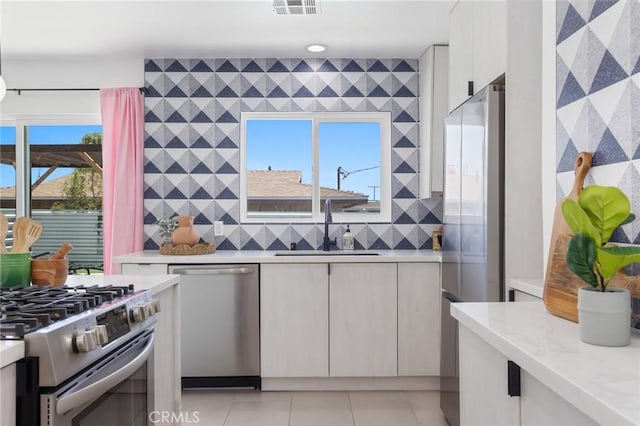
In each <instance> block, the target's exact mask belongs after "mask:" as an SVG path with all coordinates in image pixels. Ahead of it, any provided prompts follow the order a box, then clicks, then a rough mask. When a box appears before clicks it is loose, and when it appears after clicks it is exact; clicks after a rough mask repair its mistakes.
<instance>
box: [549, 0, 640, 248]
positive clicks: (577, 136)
mask: <svg viewBox="0 0 640 426" xmlns="http://www.w3.org/2000/svg"><path fill="white" fill-rule="evenodd" d="M556 32H557V33H556V35H557V36H556V52H557V55H556V81H557V86H556V99H557V108H556V109H557V111H556V119H557V122H556V144H557V151H556V172H557V188H558V190H557V192H556V196H557V198H558V199H561V198H563V197H565V196H566V194H567V193H568V192H569V190H570V188H569V187H570V185H571V182H572V181H573V167H574V165H573V163H574V161H575V157H576V155H577V154H578V152H581V151H590V152H592V153H593V164H592V169H591V171H590V172H589V174H588V176H587V179H586V181H585V184H600V185H613V186H617V187H619V188H620V189H622V190H623V191H624V192H625V194H626V195H627V196H628V197H629V199H630V201H631V211H632V212H634V213H635V214H636V215H638V214H639V213H640V191H638V189H637V188H640V185H639V184H640V174H638V173H637V167H638V166H640V164H637V163H638V161H639V160H638V159H637V158H638V157H640V67H638V66H636V64H638V63H640V1H638V0H620V1H608V0H607V1H601V0H596V1H592V0H563V1H558V2H556ZM612 240H613V241H618V242H634V241H640V222H639V221H638V220H636V221H635V222H634V223H633V224H629V225H625V226H624V227H622V228H621V229H620V230H618V231H617V232H616V233H615V234H614V235H613V238H612Z"/></svg>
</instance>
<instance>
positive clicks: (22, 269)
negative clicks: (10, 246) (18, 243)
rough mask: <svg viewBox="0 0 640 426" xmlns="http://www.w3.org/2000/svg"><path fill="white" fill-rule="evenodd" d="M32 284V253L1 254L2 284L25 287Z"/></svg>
mask: <svg viewBox="0 0 640 426" xmlns="http://www.w3.org/2000/svg"><path fill="white" fill-rule="evenodd" d="M30 284H31V253H3V254H0V286H2V287H24V286H28V285H30Z"/></svg>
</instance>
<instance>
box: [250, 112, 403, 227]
mask: <svg viewBox="0 0 640 426" xmlns="http://www.w3.org/2000/svg"><path fill="white" fill-rule="evenodd" d="M249 120H310V121H311V153H312V154H311V155H312V160H311V161H312V163H311V170H312V185H313V191H312V197H311V214H306V213H288V214H283V213H271V212H263V213H251V215H249V212H248V210H247V209H248V206H247V204H248V199H247V196H248V189H247V185H248V179H247V171H248V170H247V140H246V137H247V130H246V129H247V121H249ZM364 122H368V123H378V124H379V125H380V197H379V201H380V212H378V213H342V212H334V213H333V214H332V216H333V221H334V222H342V223H390V222H391V197H392V195H391V113H390V112H241V113H240V223H321V222H324V213H323V212H321V206H320V167H319V166H320V164H319V163H320V155H319V154H320V124H321V123H364Z"/></svg>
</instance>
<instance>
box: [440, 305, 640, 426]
mask: <svg viewBox="0 0 640 426" xmlns="http://www.w3.org/2000/svg"><path fill="white" fill-rule="evenodd" d="M451 314H452V315H453V316H454V317H455V318H456V319H457V320H458V321H459V322H460V323H461V324H462V325H464V326H466V327H467V328H469V329H470V330H471V331H473V332H474V333H476V334H477V335H478V336H480V337H481V338H483V339H484V340H486V341H487V342H488V343H489V344H490V345H492V346H493V347H495V348H496V349H497V350H498V351H500V352H502V353H503V354H504V355H505V356H506V357H507V358H509V359H511V360H513V361H514V362H515V363H517V364H518V365H519V366H520V367H521V368H522V369H524V370H526V371H527V372H529V373H530V374H531V375H533V376H534V377H536V378H537V379H538V380H539V381H541V382H542V383H543V384H545V385H546V386H547V387H549V388H551V389H552V390H553V391H554V392H556V393H558V394H559V395H560V396H562V397H563V398H564V399H566V400H567V401H568V402H570V403H571V404H573V405H574V406H575V407H576V408H577V409H578V410H580V411H582V412H584V413H585V414H586V415H588V416H589V417H591V418H593V419H594V420H595V421H596V422H598V423H600V424H605V425H614V424H615V425H627V424H632V425H639V424H640V336H639V335H636V334H632V336H631V345H629V346H626V347H621V348H608V347H602V346H594V345H589V344H587V343H583V342H581V341H580V337H579V331H578V324H576V323H573V322H571V321H567V320H564V319H562V318H559V317H556V316H553V315H551V314H550V313H548V312H547V311H546V310H545V308H544V305H543V304H542V303H537V302H519V303H454V304H452V305H451Z"/></svg>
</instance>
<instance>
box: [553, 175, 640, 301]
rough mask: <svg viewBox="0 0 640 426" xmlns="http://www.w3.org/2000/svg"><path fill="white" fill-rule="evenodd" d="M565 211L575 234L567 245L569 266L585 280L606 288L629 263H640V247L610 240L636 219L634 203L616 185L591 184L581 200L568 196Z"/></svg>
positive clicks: (591, 284)
mask: <svg viewBox="0 0 640 426" xmlns="http://www.w3.org/2000/svg"><path fill="white" fill-rule="evenodd" d="M562 214H563V216H564V219H565V220H566V222H567V225H569V228H570V229H571V231H573V233H574V234H575V235H574V236H573V237H572V238H571V240H569V245H568V248H567V266H568V267H569V269H570V270H571V271H572V272H573V273H575V274H576V275H577V276H578V277H580V278H581V279H582V280H583V281H584V282H586V283H587V284H589V285H590V286H592V287H595V288H598V289H599V290H600V291H606V289H607V285H609V282H610V281H611V278H613V276H614V275H615V274H616V273H617V272H618V271H619V270H620V269H622V268H624V267H625V266H627V265H629V264H630V263H635V262H640V246H627V247H617V246H615V245H614V244H611V243H609V239H610V238H611V235H612V234H613V232H614V231H615V230H616V228H618V227H619V226H621V225H624V224H627V223H630V222H633V221H634V220H635V215H633V214H632V213H631V204H630V203H629V199H628V198H627V196H626V195H624V193H623V192H622V191H621V190H620V189H618V188H616V187H614V186H600V185H590V186H588V187H586V188H584V189H583V190H582V191H581V192H580V195H579V197H578V201H577V202H576V201H574V200H571V199H566V200H565V201H564V202H563V203H562Z"/></svg>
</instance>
